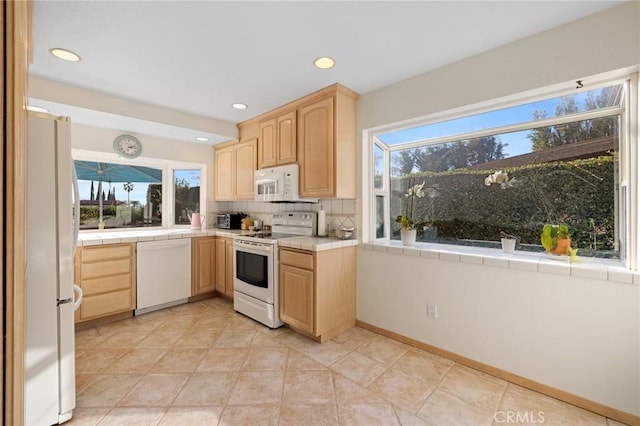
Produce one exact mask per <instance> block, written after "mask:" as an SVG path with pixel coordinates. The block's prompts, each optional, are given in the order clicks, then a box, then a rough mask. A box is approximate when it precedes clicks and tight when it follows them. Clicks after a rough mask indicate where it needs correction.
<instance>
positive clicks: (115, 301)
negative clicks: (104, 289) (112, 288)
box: [80, 290, 133, 319]
mask: <svg viewBox="0 0 640 426" xmlns="http://www.w3.org/2000/svg"><path fill="white" fill-rule="evenodd" d="M80 309H82V315H81V316H82V319H91V318H94V317H101V316H104V315H109V314H115V313H118V312H124V311H128V310H133V300H132V293H131V290H122V291H116V292H113V293H107V294H101V295H99V296H89V297H85V298H83V299H82V304H81V305H80Z"/></svg>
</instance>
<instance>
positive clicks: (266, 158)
mask: <svg viewBox="0 0 640 426" xmlns="http://www.w3.org/2000/svg"><path fill="white" fill-rule="evenodd" d="M296 139H297V128H296V111H295V110H293V111H289V112H287V113H284V114H281V115H279V116H277V117H274V118H271V119H269V120H264V121H261V122H260V137H259V140H258V168H259V169H264V168H266V167H273V166H278V165H282V164H289V163H295V162H296V145H297V144H296Z"/></svg>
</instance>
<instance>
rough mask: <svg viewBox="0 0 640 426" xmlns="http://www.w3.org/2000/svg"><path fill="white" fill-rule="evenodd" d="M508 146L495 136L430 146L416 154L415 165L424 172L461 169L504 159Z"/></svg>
mask: <svg viewBox="0 0 640 426" xmlns="http://www.w3.org/2000/svg"><path fill="white" fill-rule="evenodd" d="M506 146H507V145H506V144H505V143H502V142H501V141H500V138H498V137H497V136H493V135H492V136H483V137H480V138H475V139H469V140H463V141H460V142H453V143H448V144H442V145H435V146H428V147H425V148H422V149H420V150H417V152H416V153H415V154H414V157H415V165H416V167H417V169H418V170H419V171H422V172H426V171H430V172H443V171H446V170H455V169H461V168H464V167H469V166H473V165H475V164H481V163H486V162H487V161H494V160H500V159H502V158H504V148H505V147H506Z"/></svg>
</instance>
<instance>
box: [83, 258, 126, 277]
mask: <svg viewBox="0 0 640 426" xmlns="http://www.w3.org/2000/svg"><path fill="white" fill-rule="evenodd" d="M130 273H131V259H119V260H109V261H106V262H96V263H85V264H83V265H82V280H83V281H84V280H86V279H91V278H97V277H104V276H111V275H121V274H130Z"/></svg>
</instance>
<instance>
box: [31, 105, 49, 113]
mask: <svg viewBox="0 0 640 426" xmlns="http://www.w3.org/2000/svg"><path fill="white" fill-rule="evenodd" d="M27 110H28V111H34V112H49V110H48V109H46V108H42V107H39V106H35V105H27Z"/></svg>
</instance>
